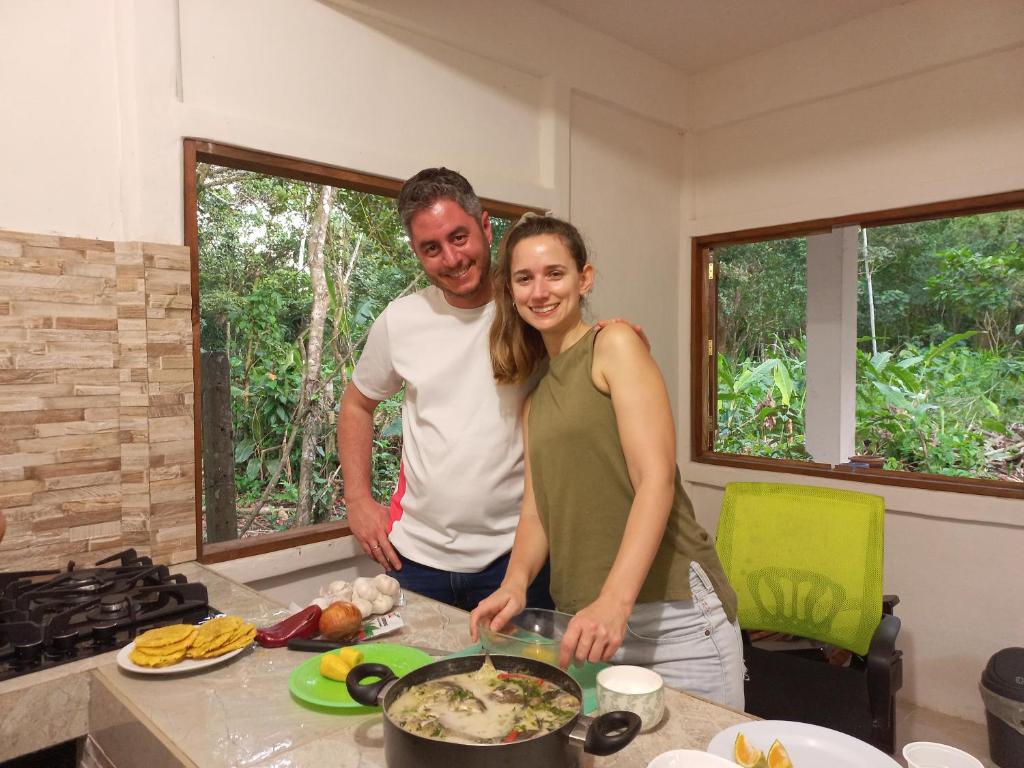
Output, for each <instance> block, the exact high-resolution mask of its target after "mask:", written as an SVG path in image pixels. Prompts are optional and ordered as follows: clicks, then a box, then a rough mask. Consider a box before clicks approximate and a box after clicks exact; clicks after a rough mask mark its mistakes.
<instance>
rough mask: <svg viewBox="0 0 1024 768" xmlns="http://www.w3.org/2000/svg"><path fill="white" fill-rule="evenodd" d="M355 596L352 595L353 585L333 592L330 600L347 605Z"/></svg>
mask: <svg viewBox="0 0 1024 768" xmlns="http://www.w3.org/2000/svg"><path fill="white" fill-rule="evenodd" d="M353 597H354V595H353V594H352V585H351V584H348V585H347V586H346V587H345V588H344V589H340V590H338V591H337V592H331V594H330V598H331V599H332V600H335V601H339V600H340V601H341V602H345V603H351V602H352V598H353Z"/></svg>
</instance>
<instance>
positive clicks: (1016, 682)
mask: <svg viewBox="0 0 1024 768" xmlns="http://www.w3.org/2000/svg"><path fill="white" fill-rule="evenodd" d="M980 688H981V699H982V701H984V702H985V719H986V720H987V721H988V749H989V754H990V755H991V757H992V760H993V762H995V764H996V765H998V766H1000V768H1019V766H1024V648H1003V650H1001V651H997V652H996V653H995V654H993V656H992V658H991V659H989V660H988V664H987V665H986V666H985V671H984V672H982V674H981V686H980Z"/></svg>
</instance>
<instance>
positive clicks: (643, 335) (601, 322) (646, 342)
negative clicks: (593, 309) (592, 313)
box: [594, 317, 651, 352]
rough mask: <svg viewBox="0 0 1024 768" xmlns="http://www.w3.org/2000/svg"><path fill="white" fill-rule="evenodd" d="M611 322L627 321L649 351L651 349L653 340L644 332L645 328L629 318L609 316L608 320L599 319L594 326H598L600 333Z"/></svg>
mask: <svg viewBox="0 0 1024 768" xmlns="http://www.w3.org/2000/svg"><path fill="white" fill-rule="evenodd" d="M611 323H625V324H626V325H628V326H629V327H630V328H632V329H633V330H634V331H636V335H637V336H639V337H640V341H642V342H643V343H644V346H645V347H647V351H648V352H650V351H651V340H650V339H648V338H647V334H646V333H644V329H643V328H641V327H640V326H639V325H636V324H634V323H631V322H629V320H626V319H625V318H623V317H612V318H609V319H608V320H598V321H597V322H596V323H594V327H595V328H597V331H598V333H600V332H601V329H602V328H604V327H605V326H606V325H610V324H611Z"/></svg>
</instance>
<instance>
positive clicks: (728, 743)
mask: <svg viewBox="0 0 1024 768" xmlns="http://www.w3.org/2000/svg"><path fill="white" fill-rule="evenodd" d="M740 731H743V734H744V735H745V736H746V737H747V741H748V742H749V743H750V744H752V745H753V746H755V747H757V748H758V749H760V750H762V751H763V752H767V751H768V748H769V747H770V746H771V745H772V742H773V741H775V739H778V740H779V741H781V742H782V746H784V747H785V748H786V751H787V752H788V753H789V757H790V759H791V760H792V761H793V765H795V766H798V768H899V763H897V762H896V761H895V760H893V759H892V758H891V757H889V756H888V755H887V754H885V753H884V752H882V751H880V750H878V749H875V748H874V747H872V746H871V745H870V744H867V743H865V742H863V741H861V740H860V739H855V738H853V736H847V735H846V734H845V733H840V732H839V731H833V730H832V729H831V728H822V727H821V726H818V725H808V724H807V723H794V722H790V721H788V720H755V721H753V722H750V723H739V724H737V725H733V726H731V727H729V728H726V729H725V730H724V731H721V732H719V733H718V734H716V735H715V737H714V738H713V739H711V743H709V744H708V752H710V753H711V754H713V755H718V756H719V757H724V758H726V759H727V760H732V753H733V746H734V745H735V743H736V734H737V733H738V732H740Z"/></svg>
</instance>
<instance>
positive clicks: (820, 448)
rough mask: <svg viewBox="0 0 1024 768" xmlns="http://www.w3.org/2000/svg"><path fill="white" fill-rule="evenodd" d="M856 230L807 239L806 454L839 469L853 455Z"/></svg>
mask: <svg viewBox="0 0 1024 768" xmlns="http://www.w3.org/2000/svg"><path fill="white" fill-rule="evenodd" d="M859 232H860V227H858V226H856V225H853V226H846V227H836V228H835V229H833V230H832V231H831V232H829V233H827V234H822V235H811V236H810V237H808V238H807V400H806V403H805V408H804V420H805V427H806V432H805V434H806V440H807V443H806V445H807V451H808V453H810V454H811V457H812V458H813V459H814V461H817V462H821V463H824V464H842V463H844V462H846V461H849V459H850V456H852V455H853V453H854V444H855V432H856V405H857V401H856V391H857V390H856V383H857V382H856V378H857V356H856V349H857V259H858V247H859V242H858V234H859Z"/></svg>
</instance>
